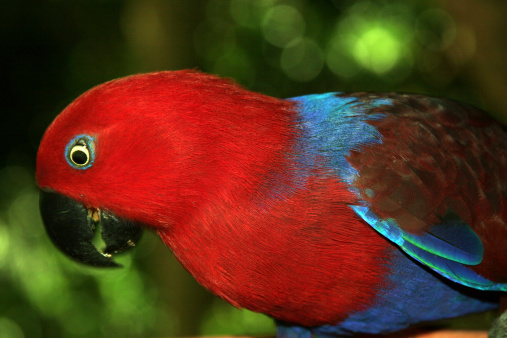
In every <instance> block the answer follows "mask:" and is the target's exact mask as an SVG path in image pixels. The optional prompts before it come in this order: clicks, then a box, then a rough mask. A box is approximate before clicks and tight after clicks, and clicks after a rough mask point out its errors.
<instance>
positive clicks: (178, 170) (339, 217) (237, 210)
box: [37, 71, 390, 326]
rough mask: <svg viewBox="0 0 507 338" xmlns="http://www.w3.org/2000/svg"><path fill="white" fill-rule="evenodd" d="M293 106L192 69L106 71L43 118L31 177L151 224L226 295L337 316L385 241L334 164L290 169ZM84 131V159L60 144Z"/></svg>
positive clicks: (355, 301)
mask: <svg viewBox="0 0 507 338" xmlns="http://www.w3.org/2000/svg"><path fill="white" fill-rule="evenodd" d="M296 116H297V114H296V112H295V111H294V107H293V105H292V103H290V102H289V101H283V100H278V99H274V98H270V97H267V96H264V95H261V94H257V93H253V92H249V91H246V90H244V89H242V88H240V87H238V86H236V85H234V84H232V83H231V82H229V81H226V80H222V79H217V78H215V77H211V76H208V75H204V74H200V73H196V72H189V71H179V72H162V73H156V74H147V75H142V76H135V77H127V78H124V79H120V80H115V81H111V82H108V83H106V84H104V85H100V86H98V87H95V88H94V89H92V90H90V91H88V92H87V93H85V94H84V95H83V96H81V97H80V98H78V99H77V100H76V101H75V102H74V103H72V104H71V105H70V106H69V107H68V108H66V109H65V111H64V112H63V113H62V114H61V115H60V116H59V117H58V118H57V119H56V120H55V121H54V122H53V124H52V125H51V126H50V128H49V129H48V131H47V132H46V134H45V136H44V139H43V141H42V143H41V146H40V149H39V153H38V161H37V162H38V168H37V181H38V184H39V186H40V187H41V188H51V189H53V190H55V191H57V192H60V193H62V194H65V195H67V196H69V197H72V198H74V199H76V200H78V201H80V202H83V203H84V204H85V205H86V206H88V207H100V208H105V209H109V210H111V211H113V212H114V213H116V214H117V215H118V216H120V217H125V218H129V219H132V220H135V221H137V222H141V223H144V224H146V225H147V226H149V227H151V228H153V229H155V230H156V231H157V232H158V233H159V234H160V236H161V238H162V239H163V240H164V242H165V243H166V244H167V245H168V246H169V247H170V248H171V249H172V250H173V251H174V253H175V254H176V256H177V257H178V259H179V260H180V261H181V262H182V264H183V265H184V266H185V267H186V268H187V269H188V270H189V271H190V272H191V273H192V274H193V275H194V277H195V278H196V279H197V280H198V281H199V282H200V283H201V284H202V285H204V286H205V287H207V288H209V289H210V290H211V291H212V292H214V293H216V294H218V295H219V296H221V297H222V298H224V299H226V300H228V301H230V302H231V303H233V304H235V305H236V306H241V307H245V308H249V309H251V310H254V311H259V312H264V313H266V314H269V315H272V316H273V317H275V318H277V319H280V320H283V321H289V322H297V323H299V324H301V325H306V326H314V325H319V324H326V323H336V322H338V321H340V320H342V319H344V318H346V317H347V315H348V314H350V313H352V312H353V311H358V310H361V309H365V308H366V306H367V305H368V304H369V302H371V299H373V297H374V295H375V292H376V289H377V288H378V287H379V285H380V284H382V283H383V276H382V273H383V271H385V266H384V265H385V264H388V262H387V258H386V252H385V251H386V250H387V249H386V248H387V246H388V245H390V244H388V242H387V240H385V239H384V238H383V237H382V236H381V235H379V234H377V233H376V232H375V231H374V230H373V229H372V228H371V227H370V226H369V225H367V224H366V223H364V222H363V221H362V220H360V219H359V218H358V217H357V216H356V215H355V214H354V212H353V211H352V210H351V209H350V208H349V207H348V205H350V204H353V203H355V202H356V197H355V195H354V194H352V193H351V192H350V191H348V190H347V189H346V188H345V186H344V185H343V184H342V183H340V182H338V181H337V180H336V179H333V178H332V177H331V175H325V174H324V173H320V172H314V173H311V172H310V173H309V175H308V177H307V180H306V182H305V183H304V184H302V183H295V179H294V177H293V176H294V175H295V174H293V173H294V171H295V170H296V169H297V168H298V166H300V165H301V164H298V163H297V161H296V159H295V158H294V157H292V156H290V155H288V154H291V153H292V152H294V149H292V146H293V143H294V142H293V141H294V139H295V138H297V137H298V134H299V129H298V127H297V120H296V119H297V117H296ZM83 133H85V134H88V135H90V136H92V137H95V139H96V149H97V150H96V161H95V162H94V165H93V166H92V167H90V168H89V169H87V170H86V171H81V170H75V169H73V168H71V167H70V166H69V165H68V164H67V163H66V161H65V158H64V156H63V154H64V151H65V146H66V144H67V143H68V142H69V140H71V139H72V138H73V137H74V136H75V135H76V134H83ZM42 159H43V160H42ZM273 177H275V178H276V179H273ZM275 182H276V183H275ZM274 184H277V185H278V186H277V187H276V189H274V187H273V185H274ZM268 191H279V192H280V193H279V194H278V195H277V194H273V193H272V194H268V193H266V192H268Z"/></svg>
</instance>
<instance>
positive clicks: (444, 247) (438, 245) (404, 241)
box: [291, 93, 507, 290]
mask: <svg viewBox="0 0 507 338" xmlns="http://www.w3.org/2000/svg"><path fill="white" fill-rule="evenodd" d="M291 100H293V101H295V102H296V103H297V104H298V105H299V108H300V112H301V115H302V121H303V122H302V129H303V130H304V131H305V132H306V133H307V137H308V138H309V139H310V142H309V144H311V145H312V147H313V149H308V151H309V152H314V153H315V154H319V156H324V157H325V158H326V159H327V161H328V165H329V168H330V169H331V170H333V171H334V172H335V174H336V175H337V176H338V177H340V179H341V180H343V181H344V182H346V183H348V185H349V189H350V190H351V191H352V192H354V193H355V194H357V195H358V197H361V194H362V193H364V194H365V195H368V194H373V191H371V192H369V191H367V190H368V189H366V190H365V191H360V190H359V189H358V188H357V187H356V185H355V181H356V180H357V179H358V178H359V176H360V172H359V171H358V170H357V169H356V168H355V167H353V166H352V165H351V164H350V163H349V161H348V157H349V156H350V155H351V153H352V152H353V151H362V150H363V149H364V148H365V147H368V146H371V145H375V144H382V143H383V136H382V135H381V134H380V132H379V131H378V130H377V129H376V127H375V126H374V124H372V123H371V122H372V121H378V120H382V119H384V118H385V117H386V116H388V115H389V111H390V110H391V109H392V108H393V105H394V104H395V103H394V102H393V100H392V99H391V98H389V97H380V96H375V95H372V96H371V97H368V99H366V100H365V99H359V98H358V97H353V96H346V95H341V94H339V93H328V94H319V95H308V96H303V97H297V98H293V99H291ZM416 198H417V197H416ZM350 207H351V208H352V209H353V210H354V211H355V212H356V214H357V215H358V216H359V217H361V218H362V219H363V220H365V221H366V223H368V224H369V225H371V226H372V227H373V229H375V230H376V231H378V232H379V233H381V234H382V235H383V236H385V237H386V238H388V239H389V240H391V241H392V242H394V243H395V244H397V245H398V246H399V247H400V248H401V249H402V250H404V251H405V252H406V253H407V254H409V255H410V256H412V257H413V258H414V259H416V260H418V261H419V262H421V263H423V264H425V265H427V266H429V267H430V268H432V269H433V270H435V271H437V272H438V273H440V274H441V275H443V276H445V277H447V278H449V279H451V280H453V281H455V282H458V283H461V284H463V285H467V286H470V287H474V288H477V289H483V290H507V284H500V283H494V282H492V281H489V280H488V279H486V278H484V277H482V276H480V275H478V274H477V273H475V272H474V271H472V270H471V269H470V268H468V267H467V266H465V265H477V264H479V263H480V262H481V261H482V258H483V245H482V242H481V240H480V238H479V237H478V236H477V234H476V233H475V232H474V231H473V229H472V228H471V227H470V226H469V225H468V224H467V223H465V222H464V221H463V220H461V219H459V217H457V216H456V215H455V214H453V213H451V212H449V213H448V214H447V215H445V217H443V218H442V219H441V222H440V223H439V224H433V225H431V224H430V225H429V226H428V229H425V230H424V231H422V233H421V234H418V235H415V234H412V233H409V232H407V231H405V230H404V229H403V228H402V227H401V226H400V225H399V224H398V222H397V221H396V219H393V218H387V219H382V218H380V217H379V216H378V215H376V214H375V213H374V212H372V211H371V208H370V206H369V205H368V203H366V202H364V204H362V205H352V206H350Z"/></svg>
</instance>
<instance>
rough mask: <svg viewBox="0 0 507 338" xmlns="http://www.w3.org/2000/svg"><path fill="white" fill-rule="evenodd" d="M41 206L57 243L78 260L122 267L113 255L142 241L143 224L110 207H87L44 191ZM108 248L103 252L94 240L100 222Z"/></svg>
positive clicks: (44, 221) (43, 220) (50, 231)
mask: <svg viewBox="0 0 507 338" xmlns="http://www.w3.org/2000/svg"><path fill="white" fill-rule="evenodd" d="M39 207H40V212H41V216H42V222H43V223H44V226H45V228H46V231H47V233H48V235H49V237H50V238H51V240H52V241H53V243H54V244H55V245H56V246H57V247H58V248H59V249H60V250H61V251H63V252H64V253H65V254H66V255H68V256H69V257H71V258H72V259H75V260H76V261H78V262H81V263H85V264H89V265H94V266H100V267H118V266H121V265H120V264H118V263H116V262H115V261H113V259H112V258H111V256H112V254H115V253H120V252H123V251H125V250H127V249H129V248H131V247H133V246H135V243H136V242H137V241H138V240H139V238H140V237H141V233H142V227H140V226H139V225H137V224H136V223H134V222H131V221H127V220H122V219H119V218H118V217H116V216H115V215H114V214H112V213H110V212H108V211H107V210H99V209H87V208H86V207H85V206H84V205H82V204H80V203H78V202H77V201H75V200H73V199H71V198H69V197H67V196H64V195H62V194H59V193H56V192H51V191H46V190H41V191H40V196H39ZM97 224H100V234H101V236H102V240H103V241H104V243H105V244H106V247H105V248H104V249H103V250H101V251H99V250H98V249H97V248H95V246H94V244H93V243H92V239H93V237H94V230H95V228H96V225H97Z"/></svg>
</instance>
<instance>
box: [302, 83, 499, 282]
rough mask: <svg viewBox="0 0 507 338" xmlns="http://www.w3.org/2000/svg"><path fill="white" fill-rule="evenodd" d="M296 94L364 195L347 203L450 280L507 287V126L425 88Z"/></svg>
mask: <svg viewBox="0 0 507 338" xmlns="http://www.w3.org/2000/svg"><path fill="white" fill-rule="evenodd" d="M296 100H297V101H299V105H300V109H301V111H302V115H303V116H304V117H306V120H310V121H311V123H307V124H306V127H307V128H309V129H311V130H312V132H311V133H313V135H315V136H314V139H317V140H318V142H320V144H319V147H320V148H321V149H323V151H322V152H321V153H324V154H326V155H328V156H329V157H330V158H331V159H330V160H329V166H330V167H332V168H333V169H334V170H335V172H336V174H337V175H338V176H340V178H341V179H342V180H343V181H345V182H347V183H348V184H349V186H350V189H351V190H352V191H354V192H355V193H356V194H357V195H358V196H359V199H360V201H361V202H360V203H358V204H357V205H351V208H352V209H353V210H354V211H355V213H356V214H357V215H358V216H359V217H361V218H362V219H363V220H364V221H365V222H366V223H368V224H369V225H371V226H372V227H373V228H374V229H375V230H376V231H378V232H379V233H380V234H382V235H383V236H385V237H386V238H388V239H389V240H391V241H392V242H394V243H396V244H397V245H398V246H399V247H400V248H401V249H402V250H403V251H405V252H406V253H407V254H408V255H410V256H411V257H413V258H414V259H416V260H417V261H419V262H421V263H423V264H425V265H427V266H428V267H430V268H431V269H433V270H435V271H436V272H438V273H439V274H441V275H443V276H445V277H446V278H448V279H450V280H453V281H455V282H458V283H460V284H463V285H467V286H470V287H474V288H477V289H483V290H507V284H504V283H507V275H506V273H505V270H506V269H505V267H507V258H505V257H506V256H507V249H506V248H507V246H506V245H505V238H507V224H505V223H504V220H506V219H507V202H506V196H507V188H506V185H505V182H507V131H506V128H505V126H502V125H501V124H499V123H497V122H495V121H494V120H492V119H491V118H489V117H487V115H486V114H485V113H483V112H481V111H479V110H478V109H475V108H472V107H469V106H466V105H462V104H459V103H457V102H454V101H451V100H446V99H437V98H430V97H425V96H420V95H409V94H375V93H353V94H342V93H333V94H332V95H331V94H329V96H327V97H322V96H316V95H314V96H307V97H303V98H296ZM321 101H322V102H321ZM316 112H318V115H317V113H316ZM330 128H334V131H331V130H330ZM332 132H334V135H338V137H337V136H334V137H329V135H331V134H332ZM323 136H327V137H325V139H326V140H327V141H322V140H321V139H324V137H323ZM318 137H320V138H321V139H318ZM331 143H333V144H331ZM329 149H332V151H330V150H329ZM345 162H346V163H345ZM502 238H503V240H502ZM481 263H484V264H481ZM475 266H478V268H473V267H475ZM495 269H496V270H495ZM492 276H493V277H494V278H493V277H492ZM497 276H499V277H500V278H499V279H500V282H498V281H497V279H496V277H497ZM501 282H504V283H501Z"/></svg>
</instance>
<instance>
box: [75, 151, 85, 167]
mask: <svg viewBox="0 0 507 338" xmlns="http://www.w3.org/2000/svg"><path fill="white" fill-rule="evenodd" d="M72 162H74V163H75V164H78V165H84V164H86V162H88V155H87V154H86V153H85V152H84V151H81V150H77V151H74V152H73V153H72Z"/></svg>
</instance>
